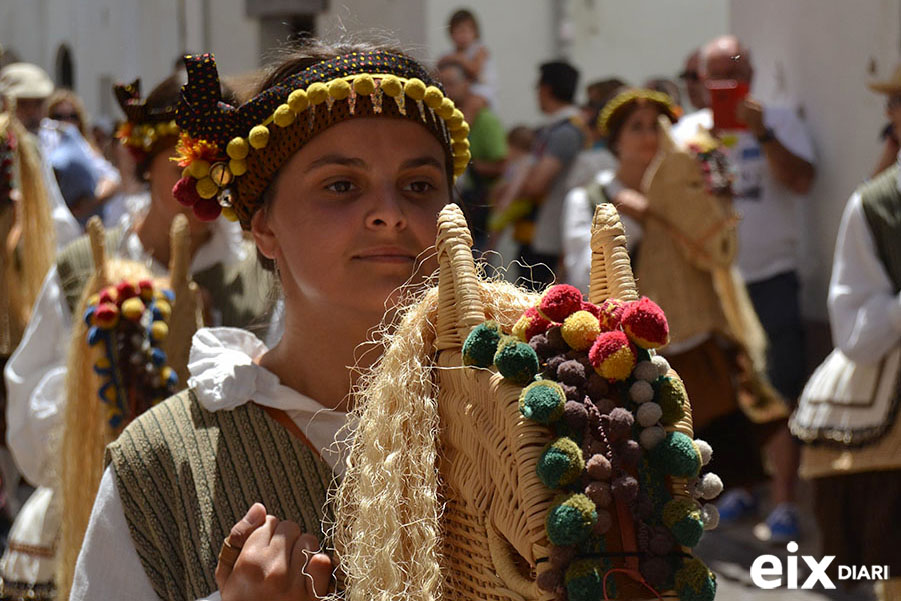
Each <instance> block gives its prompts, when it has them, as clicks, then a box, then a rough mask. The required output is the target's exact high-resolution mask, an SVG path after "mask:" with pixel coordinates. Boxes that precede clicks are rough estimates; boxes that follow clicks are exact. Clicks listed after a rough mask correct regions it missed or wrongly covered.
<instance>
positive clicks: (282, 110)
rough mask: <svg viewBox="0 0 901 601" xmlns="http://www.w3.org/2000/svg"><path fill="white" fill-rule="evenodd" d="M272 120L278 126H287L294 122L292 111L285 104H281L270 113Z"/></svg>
mask: <svg viewBox="0 0 901 601" xmlns="http://www.w3.org/2000/svg"><path fill="white" fill-rule="evenodd" d="M272 120H273V121H274V122H275V124H276V125H278V126H279V127H288V126H289V125H291V124H292V123H294V111H292V110H291V107H290V106H288V105H287V104H281V105H279V107H278V108H277V109H275V113H274V114H273V115H272Z"/></svg>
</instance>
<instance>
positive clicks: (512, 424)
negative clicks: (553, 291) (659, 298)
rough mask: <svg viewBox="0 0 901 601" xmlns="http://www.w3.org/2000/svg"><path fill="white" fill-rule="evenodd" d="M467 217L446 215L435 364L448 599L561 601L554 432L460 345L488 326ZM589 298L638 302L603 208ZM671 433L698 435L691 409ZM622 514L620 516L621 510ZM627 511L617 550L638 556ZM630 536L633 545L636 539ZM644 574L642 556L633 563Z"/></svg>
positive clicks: (619, 524) (676, 482) (639, 593)
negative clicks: (527, 413)
mask: <svg viewBox="0 0 901 601" xmlns="http://www.w3.org/2000/svg"><path fill="white" fill-rule="evenodd" d="M470 246H471V238H470V236H469V231H468V229H467V228H466V222H465V218H464V217H463V214H462V212H461V211H460V210H459V208H458V207H456V206H455V205H450V206H448V207H446V208H445V209H444V210H443V211H442V213H441V215H440V217H439V236H438V244H437V247H438V253H439V260H440V271H439V283H438V289H439V292H438V297H439V306H438V321H437V339H436V344H435V348H436V350H437V352H438V353H437V358H436V359H435V365H436V366H437V367H438V368H439V369H437V370H436V376H435V378H436V380H437V390H438V402H437V404H438V412H439V417H440V468H439V471H440V475H441V481H442V487H441V490H440V494H441V497H442V500H443V501H444V504H445V505H444V513H443V515H442V520H441V523H442V529H443V548H442V555H443V566H442V572H443V575H444V595H445V596H446V597H447V598H448V599H460V600H473V601H474V600H476V599H478V600H486V599H487V600H492V601H495V600H497V601H500V600H505V601H506V600H522V599H544V600H550V599H554V598H555V593H553V592H547V591H544V590H541V589H540V588H539V587H538V583H537V581H538V577H539V576H540V574H541V573H542V572H544V571H547V570H549V569H551V566H550V563H549V561H548V559H549V554H550V552H551V544H550V542H549V540H548V537H547V533H546V526H545V518H546V516H547V514H548V510H549V509H550V508H551V506H552V504H553V502H554V496H555V494H556V493H555V492H554V491H552V490H550V489H548V488H547V487H546V486H545V485H544V484H542V482H541V481H540V480H539V478H538V476H537V474H536V466H537V464H538V461H539V457H540V456H541V454H542V452H543V450H544V449H545V447H546V445H547V444H548V443H549V442H550V441H551V440H552V438H553V435H552V432H551V430H550V429H549V428H548V427H546V426H542V425H540V424H538V423H536V422H532V421H530V420H527V419H525V418H524V417H523V416H522V414H521V413H520V407H519V398H520V393H521V392H522V388H521V387H519V386H516V385H514V384H512V383H510V382H509V381H507V380H505V379H504V378H503V377H502V376H501V375H500V374H499V373H497V372H496V371H494V370H486V369H474V368H461V367H460V366H461V365H462V364H463V361H462V351H461V345H462V343H463V341H464V340H466V337H467V335H468V334H469V332H470V331H471V330H472V329H473V328H474V327H475V326H476V325H478V324H480V323H482V322H483V321H485V319H486V310H485V306H484V303H483V296H482V294H483V291H482V289H481V286H484V284H480V280H479V277H478V275H477V271H476V267H475V264H474V261H473V257H472V252H471V249H470ZM591 249H592V265H591V279H590V282H591V284H590V294H589V300H590V301H591V302H592V303H595V304H600V303H601V302H602V301H604V300H605V299H608V298H615V299H619V300H622V301H631V300H636V299H637V298H638V294H637V292H636V288H635V282H634V279H633V276H632V271H631V267H630V262H629V256H628V253H627V252H626V248H625V235H624V232H623V227H622V224H621V223H620V220H619V216H618V215H617V213H616V210H615V209H614V208H613V207H612V205H609V204H601V205H599V206H598V207H597V210H596V212H595V216H594V221H593V225H592V236H591ZM686 409H687V410H686V412H685V415H684V417H683V418H682V419H681V420H680V421H678V422H677V423H676V424H675V425H674V426H673V427H668V428H667V430H670V431H671V430H677V431H679V432H682V433H684V434H686V435H687V436H689V437H691V436H692V422H691V411H690V408H686ZM670 492H671V494H672V495H673V496H674V498H675V497H686V498H690V496H689V492H688V490H687V482H686V481H685V480H681V479H676V478H673V479H671V481H670ZM612 511H613V510H612ZM624 511H625V512H627V511H628V510H627V509H626V508H625V507H624V506H622V507H618V508H617V510H616V511H613V513H614V525H613V527H612V529H611V530H610V531H609V533H608V534H607V535H606V536H607V540H608V541H609V543H608V551H611V552H616V551H622V550H625V551H634V548H629V547H630V545H631V544H634V533H631V532H630V530H631V524H630V523H629V520H628V519H626V520H622V519H621V518H623V517H624V516H625V515H626V513H624ZM630 537H631V541H630ZM625 568H626V569H632V570H634V571H635V573H637V570H638V560H637V558H628V559H626V560H625ZM619 591H620V592H619V596H618V597H617V598H619V599H637V598H644V597H646V596H647V589H646V588H644V587H643V586H641V585H639V584H638V583H637V582H630V581H629V580H628V579H626V578H623V579H620V586H619Z"/></svg>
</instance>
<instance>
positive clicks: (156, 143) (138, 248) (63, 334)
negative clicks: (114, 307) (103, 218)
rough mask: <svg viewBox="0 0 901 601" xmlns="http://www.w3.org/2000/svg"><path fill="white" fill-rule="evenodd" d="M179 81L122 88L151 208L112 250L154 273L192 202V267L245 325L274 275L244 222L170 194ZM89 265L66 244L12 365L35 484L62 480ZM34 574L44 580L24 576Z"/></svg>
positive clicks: (47, 553)
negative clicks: (71, 344) (69, 377)
mask: <svg viewBox="0 0 901 601" xmlns="http://www.w3.org/2000/svg"><path fill="white" fill-rule="evenodd" d="M180 85H181V84H180V82H179V81H178V80H177V79H175V78H170V79H167V80H166V81H164V82H162V83H161V84H160V85H158V86H157V87H156V88H155V89H154V90H153V91H151V93H150V94H149V95H148V97H147V98H146V99H142V98H141V97H140V93H139V89H138V88H137V87H136V86H135V87H128V89H125V88H123V89H122V90H121V91H120V99H121V104H122V106H123V109H124V110H125V112H126V114H127V116H128V124H127V128H126V130H125V131H123V132H122V136H121V139H122V143H123V144H125V145H127V146H129V148H130V150H131V151H132V152H133V153H134V154H135V156H136V158H137V165H138V169H139V173H140V174H141V175H142V176H143V177H144V179H145V180H147V181H148V182H149V186H150V197H151V200H150V202H149V204H148V208H147V210H146V212H145V213H143V214H141V215H136V216H134V221H133V223H132V224H131V225H130V226H127V227H123V228H119V229H115V230H112V231H110V232H108V233H107V237H106V247H107V249H108V252H109V253H110V255H112V256H121V257H123V258H126V259H131V260H134V261H139V262H142V263H146V264H147V265H148V266H149V268H150V269H151V271H152V272H154V273H155V274H164V273H165V272H166V265H167V264H168V263H169V258H170V244H169V229H170V225H171V222H172V220H173V219H174V217H175V216H176V215H177V214H179V213H183V212H187V213H189V214H190V217H189V219H188V221H189V229H190V236H189V237H190V243H189V254H190V256H191V270H192V272H193V277H194V280H195V281H196V282H197V283H198V285H199V286H200V288H201V290H202V292H203V295H204V297H205V298H206V299H207V301H208V308H207V311H206V316H207V318H208V323H213V324H222V323H224V324H227V325H234V326H248V325H251V324H254V323H257V322H262V321H263V320H264V319H265V315H266V312H267V310H268V307H269V304H270V303H269V301H268V298H267V296H266V294H265V292H262V291H261V289H262V288H263V287H264V285H263V283H262V280H266V281H268V277H267V276H266V275H265V274H264V273H263V272H262V271H261V270H260V269H259V268H258V266H257V265H256V260H255V257H254V255H253V252H252V249H251V248H250V247H249V244H247V243H245V242H243V241H242V237H241V231H240V229H239V228H238V227H237V226H236V225H234V224H231V223H228V222H226V221H225V220H221V221H220V222H217V223H206V222H202V221H200V220H198V219H196V218H195V217H194V216H193V212H192V211H190V209H186V208H185V207H183V206H181V205H180V204H179V203H178V202H177V201H176V200H175V198H174V197H173V196H172V185H173V183H174V182H176V181H177V180H178V178H179V177H180V173H181V169H179V168H178V167H177V166H176V165H175V164H174V163H173V162H172V161H171V160H170V159H171V158H172V156H173V154H174V153H175V144H176V142H177V140H178V128H177V126H176V124H175V122H174V117H175V106H176V104H177V101H178V93H179V90H180ZM128 134H132V135H128ZM138 134H139V135H138ZM92 272H93V263H92V260H91V248H90V242H89V240H88V238H87V237H83V238H81V239H78V240H76V241H75V242H73V243H72V244H71V245H69V246H68V247H66V249H64V250H63V251H62V253H61V254H60V255H59V256H58V257H57V260H56V264H55V265H54V266H52V267H51V269H50V272H49V273H48V274H47V276H46V279H45V280H44V283H43V287H42V288H41V289H40V294H39V296H38V298H37V301H36V302H35V303H34V309H33V311H32V316H31V321H30V322H29V324H28V327H27V329H26V330H25V333H24V335H23V336H22V341H21V343H20V344H19V346H18V348H17V349H16V351H15V353H14V354H13V355H12V356H11V357H10V359H9V362H8V363H7V365H6V368H5V377H6V383H7V386H8V406H7V412H6V414H7V419H8V422H9V425H10V428H9V436H8V438H7V441H8V444H9V447H10V450H11V451H12V454H13V457H14V459H15V461H16V464H17V466H18V467H19V469H20V471H21V472H22V475H23V476H24V477H25V479H26V480H28V481H29V482H30V483H31V484H33V485H35V486H40V487H47V488H50V489H53V488H55V487H56V484H57V475H58V474H57V469H56V464H57V461H58V456H57V454H56V451H57V449H58V441H59V437H60V434H61V426H62V420H63V415H64V413H65V411H64V410H65V406H66V402H67V398H66V394H65V379H66V372H67V370H66V356H65V352H66V351H65V344H64V343H62V344H61V341H64V340H68V339H69V338H70V337H71V330H72V323H73V319H80V318H81V316H80V315H77V303H78V299H79V298H80V296H81V293H82V290H83V288H84V286H85V284H86V283H87V281H88V279H89V278H90V276H91V274H92ZM261 325H265V324H261ZM63 510H64V508H63ZM22 531H26V530H22ZM51 540H52V539H51ZM21 548H22V549H25V550H26V552H31V551H34V553H32V555H31V557H30V558H29V561H32V562H48V561H49V562H51V563H52V561H53V557H54V555H53V550H52V548H51V549H50V550H48V549H35V548H33V546H28V545H25V546H22V547H21ZM26 554H27V553H26ZM4 565H30V563H29V562H28V561H25V562H22V563H19V564H15V563H11V562H5V563H4ZM25 573H26V574H27V573H28V571H27V570H26V572H25ZM49 573H50V574H52V573H53V570H52V569H50V570H49ZM2 575H3V577H4V581H5V582H7V583H8V582H21V581H22V580H23V576H22V574H10V573H3V574H2ZM34 584H38V583H34V582H31V583H28V582H26V583H25V585H26V586H29V585H34ZM40 584H41V585H42V586H43V585H47V586H51V585H52V583H50V582H42V583H40Z"/></svg>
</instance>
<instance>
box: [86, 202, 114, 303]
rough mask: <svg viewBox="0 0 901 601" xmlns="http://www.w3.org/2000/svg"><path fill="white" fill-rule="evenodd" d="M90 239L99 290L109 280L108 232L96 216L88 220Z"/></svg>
mask: <svg viewBox="0 0 901 601" xmlns="http://www.w3.org/2000/svg"><path fill="white" fill-rule="evenodd" d="M87 230H88V237H89V238H90V240H91V258H92V259H93V260H94V273H95V274H97V276H98V284H99V286H98V289H99V288H102V287H103V286H105V285H106V281H107V280H108V279H109V278H108V277H107V272H106V230H104V229H103V222H102V221H100V217H98V216H96V215H94V216H93V217H91V218H90V219H89V220H88V225H87Z"/></svg>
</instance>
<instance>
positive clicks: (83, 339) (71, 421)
mask: <svg viewBox="0 0 901 601" xmlns="http://www.w3.org/2000/svg"><path fill="white" fill-rule="evenodd" d="M87 230H88V235H89V237H90V242H91V253H92V258H93V262H94V274H93V275H92V276H91V279H90V280H89V281H88V283H87V285H86V286H85V289H84V292H83V293H82V298H81V300H80V302H79V311H78V313H77V315H78V318H76V322H75V327H73V331H72V337H71V341H70V348H69V365H68V375H67V379H66V395H67V398H68V402H67V403H66V408H65V422H64V428H63V433H62V441H61V450H62V452H61V454H60V457H61V463H60V468H59V471H60V473H59V479H60V490H59V496H60V506H61V507H64V508H65V512H64V513H63V516H62V524H61V528H60V536H59V544H58V560H59V565H58V569H57V588H58V590H59V591H60V594H61V596H60V598H63V599H67V598H68V593H69V587H70V586H71V583H72V577H73V575H74V568H75V561H76V559H77V557H78V552H79V550H80V548H81V543H82V540H83V538H84V533H85V530H86V528H87V524H88V519H89V517H90V514H91V508H92V507H93V504H94V496H95V494H96V492H97V488H98V486H99V485H100V478H101V476H102V474H103V451H104V449H105V448H106V445H107V444H109V443H110V442H112V441H113V440H115V438H116V436H118V434H119V432H121V430H122V428H124V427H125V425H127V423H128V421H130V420H131V419H134V418H135V417H137V415H136V414H130V413H136V412H137V411H139V410H140V408H141V407H144V408H146V407H148V406H149V405H151V404H152V403H153V402H156V401H158V400H160V399H159V398H151V394H154V395H157V394H159V391H160V390H161V389H162V388H163V387H161V386H158V387H157V388H155V389H154V391H151V390H148V389H145V388H142V387H141V386H140V385H138V384H137V383H135V382H130V381H123V380H121V379H120V380H117V381H115V385H114V380H113V378H114V377H115V378H123V379H125V380H127V377H124V376H123V375H122V371H120V370H117V369H116V368H115V367H111V368H110V371H113V373H116V374H117V375H116V376H102V375H100V373H98V372H96V371H95V369H97V368H98V367H99V365H100V364H99V363H96V361H97V360H99V359H102V358H103V357H104V352H102V351H98V348H99V347H100V346H101V345H97V346H92V345H89V343H88V337H89V336H88V334H89V327H88V324H86V323H85V320H84V319H82V318H81V316H82V315H84V314H85V311H86V310H87V309H88V306H89V305H91V304H94V303H92V302H91V299H92V297H96V296H97V295H98V294H99V293H100V292H101V291H102V290H104V289H109V288H110V287H112V288H116V287H117V285H118V284H120V283H124V284H128V285H129V286H131V287H132V288H133V289H134V288H137V284H138V282H141V281H149V282H152V285H153V287H154V289H155V290H156V291H157V292H159V291H160V290H161V289H163V288H165V289H169V290H171V291H172V292H173V293H174V299H175V301H174V302H173V303H168V302H166V303H165V304H166V307H168V308H169V309H171V313H170V314H169V316H168V319H166V320H165V322H167V323H168V327H167V328H166V331H167V332H168V334H167V335H166V336H165V339H164V340H163V341H162V344H161V347H162V350H163V351H164V353H165V355H164V359H165V364H166V365H168V367H169V368H171V369H173V370H174V371H175V373H176V374H177V375H178V378H177V382H178V383H179V384H180V385H181V386H184V383H185V382H186V381H187V360H188V352H189V351H190V346H191V337H192V336H193V334H194V332H195V331H196V330H197V328H199V327H201V326H202V325H203V322H202V319H201V312H200V304H199V296H198V293H197V285H196V284H195V283H194V282H193V281H191V278H190V274H189V272H188V266H189V263H190V253H189V250H188V249H189V244H190V239H189V232H188V222H187V218H186V217H185V216H184V215H178V216H176V218H175V219H174V220H173V222H172V227H171V230H170V247H171V254H170V256H171V260H170V265H169V276H168V277H167V278H154V277H153V276H152V275H151V273H150V271H149V270H148V269H147V267H146V266H144V265H142V264H139V263H136V262H134V261H127V260H122V259H114V258H109V257H107V254H106V233H105V232H104V229H103V225H102V224H101V222H100V220H99V219H98V218H96V217H94V218H92V219H91V220H90V221H89V222H88V226H87ZM136 298H137V297H136ZM151 302H154V306H155V304H157V303H156V301H151V300H150V299H148V298H144V299H143V302H142V303H140V306H141V308H142V309H143V308H144V304H145V303H146V305H147V312H148V313H147V315H145V316H144V317H143V318H142V319H147V318H149V317H150V315H149V311H150V307H151ZM113 303H114V304H115V303H116V301H115V300H113ZM118 305H119V306H120V307H122V309H120V316H119V317H118V318H117V321H118V322H120V323H122V322H125V321H126V317H125V316H124V315H122V314H121V313H124V306H125V305H124V304H123V303H122V301H121V298H120V299H119V302H118ZM156 317H157V316H154V319H155V318H156ZM94 321H96V320H94ZM141 323H142V324H143V321H142V322H141ZM149 326H150V323H148V324H146V327H142V329H143V330H144V331H145V332H146V333H147V335H148V336H149V335H150V328H149ZM112 331H113V332H115V331H116V328H115V327H113V329H112ZM117 338H118V337H117V335H116V334H115V333H113V334H112V337H111V339H110V340H116V339H117ZM146 342H147V343H148V344H149V340H147V341H146ZM119 344H121V341H120V343H119ZM109 351H111V352H112V353H115V352H116V350H115V349H112V348H110V349H109ZM148 360H149V358H146V357H145V358H144V361H148ZM141 366H142V368H143V366H144V362H142V363H141ZM98 371H102V370H98ZM104 385H106V387H111V388H113V389H114V390H119V392H120V394H122V391H123V389H127V390H128V391H129V399H128V402H127V403H126V404H125V411H124V413H123V414H122V415H120V419H119V420H117V421H116V425H115V426H114V425H113V423H112V422H111V420H110V419H109V416H110V409H109V407H110V403H111V401H110V402H107V403H104V402H101V400H100V399H99V397H98V392H99V393H101V394H102V392H103V386H104ZM129 407H131V411H129Z"/></svg>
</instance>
